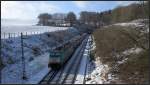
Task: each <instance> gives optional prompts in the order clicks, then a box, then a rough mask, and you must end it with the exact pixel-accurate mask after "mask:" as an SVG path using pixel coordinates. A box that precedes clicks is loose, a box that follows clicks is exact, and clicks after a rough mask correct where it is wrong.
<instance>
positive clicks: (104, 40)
mask: <svg viewBox="0 0 150 85" xmlns="http://www.w3.org/2000/svg"><path fill="white" fill-rule="evenodd" d="M93 35H94V38H95V42H96V55H97V56H99V57H100V60H101V61H102V63H104V64H108V65H109V67H113V64H114V63H115V62H116V59H115V58H114V57H113V56H114V55H115V53H117V54H119V53H121V52H123V51H125V50H127V49H130V48H132V47H139V48H143V49H144V50H143V51H142V52H140V53H139V54H132V55H129V56H126V57H128V58H129V59H128V60H127V62H126V63H123V64H121V65H120V66H119V68H118V70H119V72H118V73H117V75H118V77H119V78H120V79H121V80H124V82H125V83H130V84H135V83H136V84H142V83H146V82H148V75H149V73H148V67H149V66H148V65H149V64H148V57H149V54H148V50H149V48H145V47H144V46H145V44H149V42H148V41H147V40H148V39H147V38H146V36H144V35H139V31H137V30H134V29H132V28H129V27H126V28H125V27H124V28H123V27H120V26H110V27H109V28H106V29H98V30H96V31H95V32H94V33H93ZM144 38H145V39H144ZM143 41H144V42H143Z"/></svg>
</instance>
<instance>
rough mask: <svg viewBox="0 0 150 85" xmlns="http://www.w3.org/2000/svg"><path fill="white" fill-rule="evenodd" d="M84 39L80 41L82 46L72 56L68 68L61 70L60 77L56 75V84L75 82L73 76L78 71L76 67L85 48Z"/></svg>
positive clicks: (74, 76)
mask: <svg viewBox="0 0 150 85" xmlns="http://www.w3.org/2000/svg"><path fill="white" fill-rule="evenodd" d="M86 41H87V40H86V39H85V41H84V42H83V43H82V44H83V45H82V47H81V49H80V51H79V52H78V54H77V55H76V56H75V57H74V60H76V61H74V62H72V63H71V64H70V65H69V67H68V69H67V70H66V71H64V72H63V74H61V75H62V76H61V77H58V78H59V79H58V80H57V83H56V84H73V83H74V82H75V78H76V76H77V73H78V69H79V67H80V66H79V65H80V62H81V60H82V54H83V52H84V49H85V45H86V44H85V43H86Z"/></svg>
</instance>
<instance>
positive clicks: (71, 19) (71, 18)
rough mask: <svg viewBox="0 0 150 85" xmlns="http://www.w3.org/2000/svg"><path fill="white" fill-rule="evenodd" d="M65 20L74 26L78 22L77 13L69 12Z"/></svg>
mask: <svg viewBox="0 0 150 85" xmlns="http://www.w3.org/2000/svg"><path fill="white" fill-rule="evenodd" d="M65 20H66V21H67V22H69V23H70V26H72V25H73V24H74V23H75V22H76V15H75V14H74V13H73V12H69V13H68V14H67V17H66V19H65Z"/></svg>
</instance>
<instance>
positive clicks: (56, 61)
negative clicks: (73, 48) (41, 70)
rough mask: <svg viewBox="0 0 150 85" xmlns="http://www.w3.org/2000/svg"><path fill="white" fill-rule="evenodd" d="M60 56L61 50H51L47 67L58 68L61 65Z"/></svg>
mask: <svg viewBox="0 0 150 85" xmlns="http://www.w3.org/2000/svg"><path fill="white" fill-rule="evenodd" d="M61 56H62V52H60V51H56V50H55V51H51V52H50V54H49V64H48V67H51V68H59V67H60V66H61Z"/></svg>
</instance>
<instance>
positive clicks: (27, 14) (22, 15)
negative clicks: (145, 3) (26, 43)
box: [1, 1, 135, 20]
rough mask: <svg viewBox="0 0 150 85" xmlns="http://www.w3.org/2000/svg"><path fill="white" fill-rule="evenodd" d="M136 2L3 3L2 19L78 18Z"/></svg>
mask: <svg viewBox="0 0 150 85" xmlns="http://www.w3.org/2000/svg"><path fill="white" fill-rule="evenodd" d="M134 2H135V1H1V18H5V19H24V20H31V19H37V16H38V15H39V14H40V13H50V14H53V13H68V12H69V11H72V12H74V13H75V14H76V15H77V16H79V13H80V12H81V11H95V12H101V11H105V10H109V9H113V8H115V7H117V6H119V5H121V6H122V5H128V4H131V3H134Z"/></svg>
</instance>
